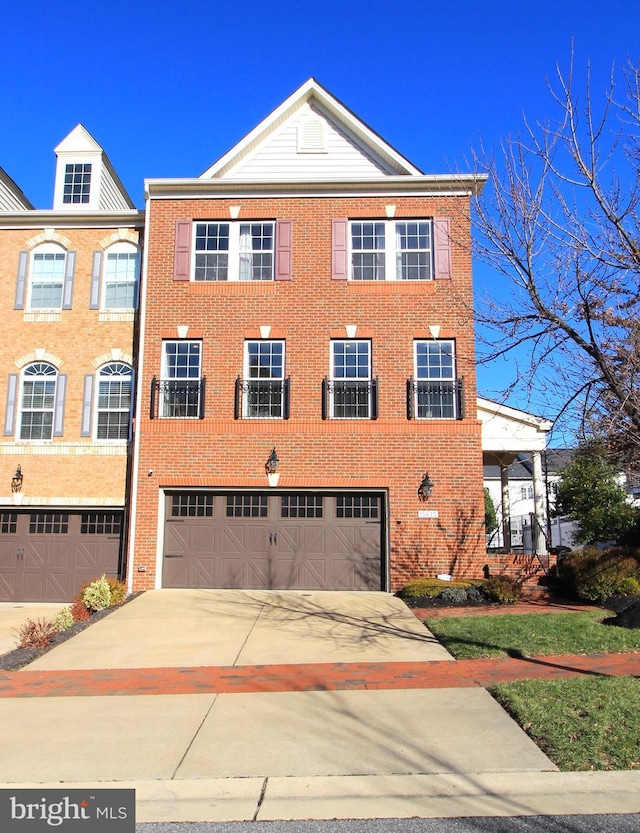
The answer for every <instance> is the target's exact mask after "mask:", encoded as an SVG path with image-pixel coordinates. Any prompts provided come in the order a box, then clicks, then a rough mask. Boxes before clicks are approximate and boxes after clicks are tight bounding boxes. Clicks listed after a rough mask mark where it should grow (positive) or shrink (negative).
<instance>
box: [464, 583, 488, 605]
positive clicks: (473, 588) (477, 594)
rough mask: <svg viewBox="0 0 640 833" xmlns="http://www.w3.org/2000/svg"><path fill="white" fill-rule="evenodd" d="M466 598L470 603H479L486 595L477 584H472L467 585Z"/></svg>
mask: <svg viewBox="0 0 640 833" xmlns="http://www.w3.org/2000/svg"><path fill="white" fill-rule="evenodd" d="M467 599H468V600H469V601H470V602H471V603H472V604H479V603H480V602H483V601H484V600H485V599H486V595H485V594H484V593H483V592H482V589H481V588H480V587H478V585H477V584H472V585H470V586H469V587H467Z"/></svg>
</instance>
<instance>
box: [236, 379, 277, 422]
mask: <svg viewBox="0 0 640 833" xmlns="http://www.w3.org/2000/svg"><path fill="white" fill-rule="evenodd" d="M290 389H291V385H290V381H289V379H241V378H240V377H239V376H238V378H237V379H236V398H235V407H234V416H235V418H236V419H289V391H290Z"/></svg>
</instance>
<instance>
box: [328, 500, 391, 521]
mask: <svg viewBox="0 0 640 833" xmlns="http://www.w3.org/2000/svg"><path fill="white" fill-rule="evenodd" d="M336 517H337V518H378V517H380V499H379V498H377V497H369V496H367V495H353V496H348V495H345V496H344V497H338V498H337V499H336Z"/></svg>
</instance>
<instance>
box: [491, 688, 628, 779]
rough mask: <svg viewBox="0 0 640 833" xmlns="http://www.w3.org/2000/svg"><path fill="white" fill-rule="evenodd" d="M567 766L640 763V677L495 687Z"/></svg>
mask: <svg viewBox="0 0 640 833" xmlns="http://www.w3.org/2000/svg"><path fill="white" fill-rule="evenodd" d="M490 692H491V694H493V696H494V697H495V698H496V700H497V701H498V702H499V703H500V704H501V705H502V706H503V707H504V708H505V709H506V710H507V711H508V712H509V714H511V715H512V717H513V718H514V719H515V720H516V722H517V723H518V724H519V725H520V726H522V728H523V729H524V730H525V731H526V732H527V734H528V735H529V736H530V737H531V738H532V740H533V741H534V742H535V743H536V744H537V745H538V746H539V747H540V749H542V751H543V752H544V753H545V754H546V755H547V756H548V757H549V758H551V760H552V761H553V762H554V763H555V764H556V765H557V766H558V767H559V768H560V769H561V770H563V771H565V772H573V771H576V770H590V769H597V770H610V769H638V768H640V680H638V679H636V678H635V677H578V678H572V679H567V680H522V681H520V682H517V683H503V684H501V685H497V686H494V687H493V688H492V689H490Z"/></svg>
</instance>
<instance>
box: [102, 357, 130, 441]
mask: <svg viewBox="0 0 640 833" xmlns="http://www.w3.org/2000/svg"><path fill="white" fill-rule="evenodd" d="M132 381H133V371H132V369H131V368H130V367H129V365H128V364H123V363H122V362H112V363H111V364H106V365H105V366H104V367H103V368H101V370H100V372H99V374H98V407H97V417H98V418H97V438H98V439H99V440H128V439H129V424H130V418H131V399H132V396H131V393H132Z"/></svg>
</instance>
